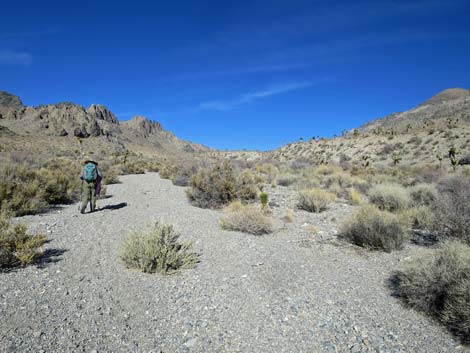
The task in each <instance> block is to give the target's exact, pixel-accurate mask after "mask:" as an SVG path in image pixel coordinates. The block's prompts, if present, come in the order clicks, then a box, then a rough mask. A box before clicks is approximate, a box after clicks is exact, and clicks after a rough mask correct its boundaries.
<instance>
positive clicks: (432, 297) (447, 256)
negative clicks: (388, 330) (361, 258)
mask: <svg viewBox="0 0 470 353" xmlns="http://www.w3.org/2000/svg"><path fill="white" fill-rule="evenodd" d="M392 286H393V289H394V291H395V294H396V295H397V296H399V297H400V298H401V299H402V300H403V302H404V303H405V304H406V305H408V306H410V307H412V308H414V309H416V310H419V311H421V312H424V313H426V314H428V315H430V316H432V317H434V318H435V319H437V320H439V321H441V322H442V323H443V324H444V325H446V326H447V327H448V328H449V329H450V330H451V331H453V332H455V333H457V334H458V335H460V336H462V337H463V339H464V340H466V341H469V340H470V296H469V293H470V247H468V246H466V245H463V244H462V243H460V242H447V243H446V244H444V245H443V246H442V248H441V249H439V250H437V251H436V252H435V253H434V254H433V255H432V256H430V257H423V258H420V259H417V260H415V261H413V262H412V263H410V264H408V265H407V267H406V268H405V269H404V270H401V271H399V272H397V273H396V274H395V276H394V277H393V278H392Z"/></svg>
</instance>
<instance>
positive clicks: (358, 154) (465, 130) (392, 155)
mask: <svg viewBox="0 0 470 353" xmlns="http://www.w3.org/2000/svg"><path fill="white" fill-rule="evenodd" d="M451 147H455V148H456V149H457V151H458V154H459V156H461V157H463V156H466V155H470V90H466V89H460V88H454V89H449V90H445V91H443V92H441V93H439V94H437V95H436V96H434V97H432V98H430V99H429V100H427V101H425V102H424V103H422V104H420V105H418V106H416V107H415V108H413V109H411V110H409V111H405V112H401V113H394V114H391V115H388V116H386V117H384V118H380V119H376V120H373V121H370V122H368V123H367V124H365V125H363V126H362V127H359V128H358V129H354V130H351V131H349V132H348V133H346V134H344V135H343V136H342V137H337V138H332V139H320V140H310V141H307V142H294V143H291V144H288V145H285V146H282V147H280V148H278V149H277V150H275V151H272V152H269V153H267V155H266V156H265V157H267V158H270V159H275V160H279V161H289V160H299V159H302V160H304V161H306V162H307V163H311V164H326V163H331V162H333V163H342V164H344V165H346V164H348V165H357V166H362V165H376V166H390V165H394V163H397V162H398V163H406V164H409V165H418V164H426V163H440V162H439V159H440V158H443V159H446V158H447V155H448V151H449V149H450V148H451ZM446 163H447V162H446Z"/></svg>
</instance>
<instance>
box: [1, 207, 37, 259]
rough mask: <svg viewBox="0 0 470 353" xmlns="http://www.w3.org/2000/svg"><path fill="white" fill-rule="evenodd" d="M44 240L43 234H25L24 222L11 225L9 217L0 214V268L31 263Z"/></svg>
mask: <svg viewBox="0 0 470 353" xmlns="http://www.w3.org/2000/svg"><path fill="white" fill-rule="evenodd" d="M45 242H46V237H45V235H44V234H41V233H38V234H34V235H30V234H27V232H26V226H25V225H24V224H17V225H11V223H10V219H9V217H8V216H7V215H6V214H4V213H3V214H0V268H9V267H15V266H25V265H28V264H31V263H33V262H34V260H36V258H37V257H38V256H40V254H41V252H40V251H39V248H40V247H41V246H42V245H44V243H45Z"/></svg>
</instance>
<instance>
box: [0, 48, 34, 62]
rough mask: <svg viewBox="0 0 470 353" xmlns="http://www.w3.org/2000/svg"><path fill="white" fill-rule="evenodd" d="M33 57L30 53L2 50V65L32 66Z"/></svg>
mask: <svg viewBox="0 0 470 353" xmlns="http://www.w3.org/2000/svg"><path fill="white" fill-rule="evenodd" d="M32 63H33V56H32V55H31V54H30V53H27V52H22V51H14V50H10V49H4V50H0V64H4V65H19V66H30V65H31V64H32Z"/></svg>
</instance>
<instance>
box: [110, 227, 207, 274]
mask: <svg viewBox="0 0 470 353" xmlns="http://www.w3.org/2000/svg"><path fill="white" fill-rule="evenodd" d="M179 237H180V234H179V233H178V232H176V231H175V230H174V228H173V226H172V225H165V224H160V223H157V224H155V226H154V228H153V229H151V230H150V231H149V232H148V233H146V234H133V235H131V236H129V237H128V238H126V239H125V241H124V244H123V246H122V249H121V252H120V254H119V257H120V259H121V260H122V261H123V262H124V264H125V265H126V267H128V268H134V269H138V270H141V271H143V272H146V273H155V272H159V273H161V274H171V273H174V272H176V271H178V270H182V269H189V268H193V267H195V266H196V264H197V262H198V261H199V255H198V254H197V253H195V252H193V251H192V250H191V249H192V243H191V242H184V243H179V241H178V240H179Z"/></svg>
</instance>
